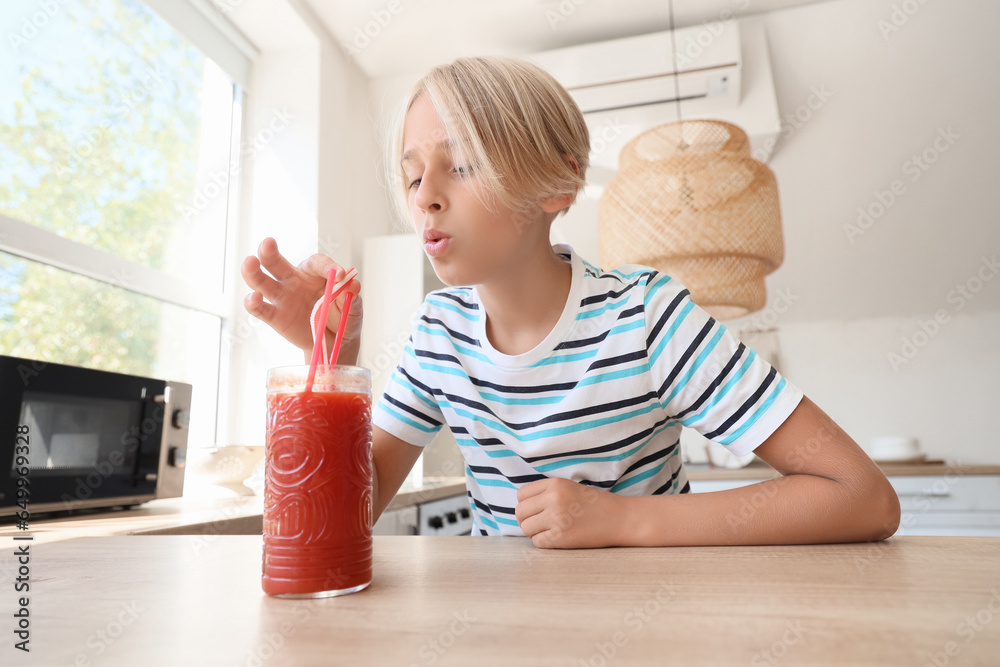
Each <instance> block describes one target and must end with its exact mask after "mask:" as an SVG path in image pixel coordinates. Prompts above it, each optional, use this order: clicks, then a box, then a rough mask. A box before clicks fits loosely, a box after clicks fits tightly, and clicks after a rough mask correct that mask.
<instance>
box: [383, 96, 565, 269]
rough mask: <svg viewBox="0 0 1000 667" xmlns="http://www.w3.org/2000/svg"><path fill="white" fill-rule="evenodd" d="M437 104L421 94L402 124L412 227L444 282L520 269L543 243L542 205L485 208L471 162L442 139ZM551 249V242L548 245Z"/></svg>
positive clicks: (545, 230)
mask: <svg viewBox="0 0 1000 667" xmlns="http://www.w3.org/2000/svg"><path fill="white" fill-rule="evenodd" d="M447 140H448V139H447V135H446V133H445V129H444V126H443V124H442V123H441V121H440V119H439V118H438V115H437V112H436V110H435V109H434V104H433V103H432V102H431V101H430V99H429V98H428V96H427V95H421V96H420V97H419V98H417V100H416V101H415V102H414V103H413V105H412V106H411V107H410V110H409V112H407V114H406V122H405V124H404V126H403V161H402V168H403V173H404V174H405V177H406V178H405V181H406V184H407V185H408V186H409V190H408V192H407V201H408V203H409V210H410V217H411V219H412V220H413V225H414V228H415V230H416V232H417V235H418V237H420V240H421V242H422V243H423V245H424V252H426V253H427V255H428V257H430V260H431V265H432V266H433V267H434V271H435V273H437V275H438V278H440V279H441V281H442V282H443V283H445V284H446V285H482V284H486V283H489V282H493V281H495V280H498V279H502V277H503V276H504V275H505V274H507V273H508V272H509V271H517V270H518V267H519V266H521V265H522V260H524V259H525V258H526V257H527V256H528V255H529V254H530V253H532V252H537V251H538V247H539V245H540V244H542V243H544V247H545V248H546V249H548V248H549V247H550V246H549V245H548V243H549V239H548V236H549V234H548V227H549V225H547V224H543V222H544V220H543V218H544V216H545V213H544V212H543V211H542V210H541V208H538V207H536V208H535V209H534V210H533V211H532V212H530V213H528V214H527V215H525V214H516V213H513V212H511V211H509V210H504V209H503V208H502V207H499V206H497V207H496V210H495V211H490V210H489V209H487V208H486V207H485V206H484V205H483V203H482V202H480V200H479V199H478V198H477V196H476V192H475V179H476V178H478V176H477V174H476V170H475V166H474V165H473V166H472V167H471V168H470V166H469V165H467V164H463V163H461V162H460V160H461V158H459V157H457V152H456V154H455V155H454V156H453V154H452V151H451V150H450V148H449V146H448V144H447ZM549 252H551V250H549Z"/></svg>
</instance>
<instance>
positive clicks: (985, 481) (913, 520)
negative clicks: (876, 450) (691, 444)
mask: <svg viewBox="0 0 1000 667" xmlns="http://www.w3.org/2000/svg"><path fill="white" fill-rule="evenodd" d="M692 467H693V466H689V468H692ZM883 472H885V473H886V476H887V477H888V479H889V482H890V483H891V484H892V487H893V488H894V489H895V490H896V495H898V496H899V504H900V509H901V510H902V514H901V516H900V523H899V530H898V531H897V533H896V534H897V535H946V536H993V537H1000V466H975V465H950V464H941V465H931V464H913V465H902V464H896V465H886V466H883ZM727 473H728V474H727ZM776 474H777V473H776V472H775V471H773V470H771V469H770V468H742V469H739V470H715V471H709V470H698V469H697V468H695V469H694V470H689V481H690V482H691V491H692V493H705V492H710V491H722V490H725V489H735V488H739V487H741V486H746V485H747V484H755V483H757V482H761V481H764V480H765V479H770V478H771V477H774V476H775V475H776Z"/></svg>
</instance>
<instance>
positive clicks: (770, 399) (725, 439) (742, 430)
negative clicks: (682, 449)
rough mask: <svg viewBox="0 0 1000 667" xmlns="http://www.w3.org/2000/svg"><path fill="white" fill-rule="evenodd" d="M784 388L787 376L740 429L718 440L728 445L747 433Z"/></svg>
mask: <svg viewBox="0 0 1000 667" xmlns="http://www.w3.org/2000/svg"><path fill="white" fill-rule="evenodd" d="M784 388H785V378H781V382H779V383H778V386H777V387H775V388H774V390H773V391H772V392H771V395H770V396H768V397H767V400H766V401H764V402H763V403H762V404H761V405H760V407H758V408H757V409H756V410H755V411H754V413H753V415H752V416H751V417H749V418H748V419H747V420H746V421H745V422H743V426H741V427H740V428H739V429H737V430H736V431H733V432H732V433H730V434H729V435H727V436H725V437H723V438H718V439H717V442H719V443H720V444H723V445H728V444H731V443H732V442H733V441H734V440H736V439H737V438H739V437H740V436H741V435H743V434H744V433H746V431H747V429H749V428H750V427H751V426H753V425H754V424H755V423H757V420H758V419H760V418H761V417H762V416H763V415H764V413H765V412H767V411H768V409H769V408H770V407H771V404H773V403H774V401H775V400H777V398H778V394H780V393H781V390H782V389H784Z"/></svg>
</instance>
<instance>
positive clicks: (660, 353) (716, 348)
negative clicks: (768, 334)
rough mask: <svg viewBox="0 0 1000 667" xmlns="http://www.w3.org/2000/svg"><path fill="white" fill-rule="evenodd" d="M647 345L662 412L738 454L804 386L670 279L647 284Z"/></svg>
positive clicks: (771, 426) (657, 277)
mask: <svg viewBox="0 0 1000 667" xmlns="http://www.w3.org/2000/svg"><path fill="white" fill-rule="evenodd" d="M644 305H645V312H646V350H647V354H648V355H649V363H650V372H651V374H652V376H653V381H654V389H655V391H656V392H657V395H658V397H659V401H660V404H661V406H662V407H663V409H664V410H665V411H666V413H667V415H668V419H670V420H672V421H677V422H680V423H681V424H682V425H684V426H687V427H689V428H693V429H695V430H697V431H698V432H699V433H701V434H702V435H704V436H705V437H706V438H708V439H710V440H713V441H715V442H717V443H719V444H722V445H724V446H725V447H726V448H728V449H729V450H730V451H732V452H733V453H734V454H736V455H739V456H742V455H744V454H748V453H749V452H752V451H753V450H754V449H756V448H757V446H758V445H760V444H761V443H762V442H764V440H766V439H767V437H768V436H769V435H771V433H773V432H774V431H775V429H777V428H778V426H780V425H781V423H782V422H784V421H785V419H786V418H787V417H788V415H790V414H791V413H792V410H794V409H795V406H797V405H798V404H799V401H800V400H801V399H802V391H801V390H800V389H799V388H798V387H796V386H795V385H793V384H792V383H791V382H788V380H786V379H785V378H784V377H782V375H781V374H780V373H778V371H777V369H775V368H774V367H773V366H772V365H771V364H769V363H768V362H767V361H765V360H764V359H762V358H761V357H760V356H759V355H758V354H757V353H756V352H755V351H754V350H752V349H750V348H748V347H747V346H746V345H744V344H743V343H742V342H740V341H739V340H738V339H737V338H736V337H735V336H733V335H732V334H731V333H730V332H729V330H728V329H727V328H726V327H725V326H724V325H723V324H721V323H720V322H718V321H716V320H715V319H714V318H712V317H711V316H710V315H709V314H708V313H707V312H705V311H704V310H703V309H702V308H700V307H699V306H697V305H696V304H695V303H694V301H692V300H691V295H690V293H689V292H688V290H687V289H686V288H685V287H684V286H683V285H682V284H681V283H679V282H678V281H677V280H676V279H673V278H671V277H670V276H667V275H664V274H662V273H658V274H654V275H653V276H652V277H651V278H650V279H649V282H648V284H647V286H646V292H645V304H644Z"/></svg>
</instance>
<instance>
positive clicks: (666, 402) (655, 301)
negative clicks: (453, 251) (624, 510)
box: [373, 245, 802, 535]
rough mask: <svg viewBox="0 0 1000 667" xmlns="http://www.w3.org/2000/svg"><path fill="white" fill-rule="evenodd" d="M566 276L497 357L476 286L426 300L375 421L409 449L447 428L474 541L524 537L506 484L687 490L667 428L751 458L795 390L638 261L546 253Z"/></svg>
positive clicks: (565, 249)
mask: <svg viewBox="0 0 1000 667" xmlns="http://www.w3.org/2000/svg"><path fill="white" fill-rule="evenodd" d="M553 250H554V251H555V252H556V253H557V255H559V256H560V257H561V258H562V259H563V260H565V261H568V262H570V263H571V266H572V271H573V277H572V283H571V287H570V293H569V297H568V299H567V301H566V306H565V308H564V309H563V312H562V315H561V317H560V318H559V321H558V322H557V323H556V325H555V327H554V328H553V329H552V331H551V332H550V333H549V335H548V336H547V337H546V338H545V340H544V341H542V342H541V343H540V344H539V345H538V346H537V347H535V348H534V349H533V350H531V351H529V352H525V353H524V354H519V355H516V356H511V355H506V354H502V353H500V352H498V351H496V350H495V349H493V347H492V346H491V344H490V341H489V340H488V338H487V336H486V329H485V324H486V322H485V318H486V313H485V310H484V307H483V304H482V302H481V301H480V300H479V297H478V294H477V292H476V288H475V287H458V288H449V289H443V290H438V291H436V292H432V293H430V294H428V295H427V298H426V300H425V301H424V303H423V304H422V305H421V306H420V308H419V309H418V310H417V312H416V314H415V316H414V325H413V331H412V334H411V336H410V340H409V342H408V344H407V345H406V348H405V350H404V352H403V355H402V360H401V362H400V364H399V366H398V367H397V368H396V370H395V372H394V373H393V375H392V377H391V378H390V380H389V381H388V383H387V384H386V389H385V394H384V395H383V397H382V398H381V400H380V401H379V402H378V404H377V407H376V409H375V411H374V415H373V420H374V423H375V424H376V425H377V426H379V427H381V428H382V429H384V430H386V431H388V432H389V433H391V434H393V435H395V436H396V437H398V438H400V439H401V440H404V441H406V442H409V443H411V444H414V445H417V446H424V445H426V444H428V443H429V442H430V441H431V440H432V439H433V437H434V435H435V434H436V433H437V432H438V430H439V429H440V428H441V426H442V424H447V425H448V426H449V427H450V428H451V430H452V433H453V434H454V436H455V439H456V440H457V441H458V444H459V446H460V447H461V450H462V453H463V455H464V457H465V462H466V468H465V475H466V482H467V486H468V494H469V502H470V505H471V508H472V513H473V517H474V519H475V523H474V526H473V531H472V533H473V535H477V534H478V535H523V533H522V532H521V528H520V526H519V525H518V523H517V519H516V518H515V516H514V508H515V506H516V505H517V489H518V487H520V486H521V485H522V484H526V483H528V482H531V481H533V480H537V479H544V478H546V477H564V478H566V479H570V480H573V481H575V482H579V483H582V484H588V485H591V486H594V487H598V488H601V489H606V490H609V491H611V492H613V493H620V494H622V495H627V496H639V495H653V494H661V493H686V492H688V491H689V490H690V486H689V485H688V483H687V475H686V473H685V471H684V467H683V466H682V465H681V457H680V432H681V425H684V426H688V427H691V428H694V429H696V430H698V431H699V432H701V433H702V434H703V435H704V436H706V437H708V438H710V439H711V440H714V441H716V442H719V443H721V444H723V445H725V446H726V447H728V448H729V449H730V450H731V451H732V452H733V453H735V454H739V455H742V454H746V453H748V452H751V451H753V450H754V449H755V448H756V447H757V445H759V444H760V443H761V442H763V441H764V440H765V439H766V438H767V437H768V436H769V435H770V434H771V433H772V432H773V431H774V430H775V429H776V428H777V427H778V426H779V425H780V424H781V423H782V422H783V421H784V420H785V418H786V417H787V416H788V415H789V414H790V413H791V412H792V410H793V409H794V408H795V406H796V405H797V404H798V402H799V399H801V397H802V392H801V391H800V390H799V389H798V388H797V387H795V386H794V385H792V384H791V383H789V382H787V381H786V380H785V379H784V378H783V377H781V375H779V374H778V373H777V372H776V371H775V369H774V368H773V367H772V366H771V365H770V364H768V363H767V362H766V361H764V360H763V359H761V358H760V357H758V356H757V354H756V353H755V352H754V351H753V350H751V349H749V348H747V347H746V346H744V345H743V344H742V343H741V342H740V341H739V340H737V339H736V338H735V337H734V336H733V335H732V334H730V333H729V332H728V330H727V329H726V328H725V327H724V326H723V325H722V324H720V323H718V322H717V321H715V320H714V319H713V318H712V317H710V316H709V315H708V314H707V313H706V312H705V311H704V310H702V309H701V308H699V307H698V306H696V305H695V304H694V302H693V301H691V298H690V295H689V293H688V291H687V289H685V288H684V286H683V285H681V284H679V283H678V282H677V280H674V279H671V278H670V277H669V276H667V275H665V274H663V273H660V272H657V271H655V270H653V269H650V268H648V267H643V266H634V265H632V266H623V267H620V268H618V269H615V270H614V271H607V272H605V271H602V270H600V269H598V268H596V267H594V266H592V265H591V264H589V263H587V262H585V261H583V260H582V259H581V258H580V257H579V256H578V255H577V254H576V253H575V252H573V250H572V248H570V247H569V246H564V245H559V246H554V247H553Z"/></svg>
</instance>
